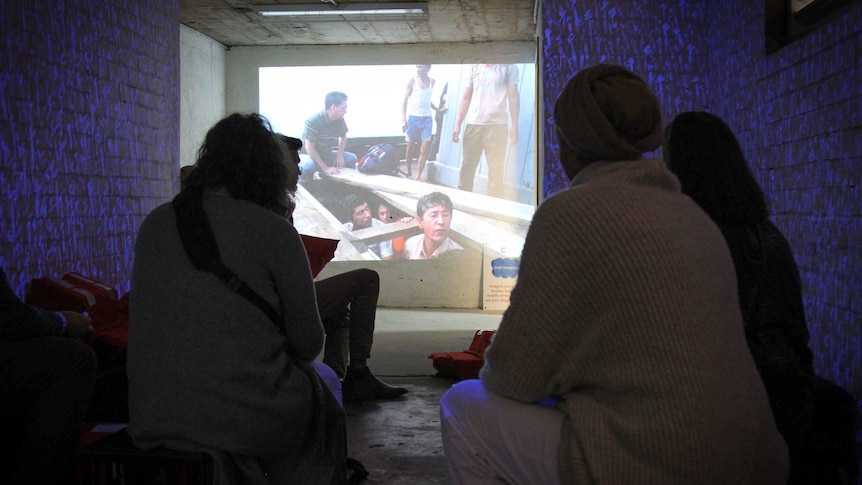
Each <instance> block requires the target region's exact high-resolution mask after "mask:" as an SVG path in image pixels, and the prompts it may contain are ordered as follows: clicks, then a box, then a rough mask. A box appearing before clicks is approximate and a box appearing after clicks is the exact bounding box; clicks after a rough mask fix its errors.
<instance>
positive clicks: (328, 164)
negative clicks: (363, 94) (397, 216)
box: [299, 91, 358, 182]
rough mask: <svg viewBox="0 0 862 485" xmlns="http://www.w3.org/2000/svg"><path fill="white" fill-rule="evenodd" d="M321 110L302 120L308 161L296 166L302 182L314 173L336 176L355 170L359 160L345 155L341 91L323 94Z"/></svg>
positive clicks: (344, 102) (344, 106)
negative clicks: (349, 169)
mask: <svg viewBox="0 0 862 485" xmlns="http://www.w3.org/2000/svg"><path fill="white" fill-rule="evenodd" d="M323 104H324V109H323V110H322V111H319V112H317V113H315V114H313V115H312V116H310V117H309V118H308V119H307V120H305V129H304V130H303V133H302V139H303V140H304V145H305V151H306V152H307V153H308V156H309V157H310V159H306V160H303V161H302V162H301V163H300V164H299V168H300V171H301V175H302V181H303V182H304V181H307V180H311V178H312V176H314V173H315V172H317V171H321V172H323V173H326V174H337V173H338V172H339V169H341V168H345V167H346V168H354V167H356V162H357V160H358V158H357V157H356V154H355V153H352V152H347V151H344V149H345V148H346V147H347V122H346V121H344V115H345V114H347V95H346V94H344V93H342V92H340V91H332V92H329V93H326V97H325V98H324V103H323Z"/></svg>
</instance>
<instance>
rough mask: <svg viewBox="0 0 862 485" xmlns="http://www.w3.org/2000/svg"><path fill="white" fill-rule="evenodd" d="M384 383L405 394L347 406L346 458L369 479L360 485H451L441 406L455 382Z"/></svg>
mask: <svg viewBox="0 0 862 485" xmlns="http://www.w3.org/2000/svg"><path fill="white" fill-rule="evenodd" d="M385 380H386V382H387V383H389V384H393V385H398V386H402V387H405V388H407V390H408V392H407V394H405V395H404V396H403V397H401V398H399V399H396V400H391V401H366V402H362V403H354V404H347V405H346V406H345V408H346V411H347V441H348V454H349V455H350V456H351V457H353V458H355V459H357V460H359V461H360V462H362V464H363V465H364V466H365V468H366V469H367V470H368V472H369V473H370V475H369V476H368V478H367V479H366V480H365V481H363V482H362V483H365V484H383V483H385V484H388V485H408V484H409V485H423V484H450V483H452V482H451V480H450V479H449V472H448V471H447V469H446V461H445V458H444V456H443V445H442V441H441V437H440V414H439V402H440V396H442V395H443V393H444V392H446V390H447V389H449V387H450V386H451V385H452V384H453V381H451V380H449V379H444V378H441V377H434V376H426V377H387V378H385Z"/></svg>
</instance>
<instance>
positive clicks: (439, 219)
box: [419, 204, 452, 243]
mask: <svg viewBox="0 0 862 485" xmlns="http://www.w3.org/2000/svg"><path fill="white" fill-rule="evenodd" d="M450 224H452V211H450V210H449V209H447V208H446V207H444V206H443V205H442V204H437V205H433V206H431V207H429V208H428V210H426V211H425V213H424V214H422V218H420V219H419V227H420V228H422V232H424V233H425V238H426V239H430V240H432V241H434V242H436V243H442V242H443V241H445V240H446V238H447V237H449V225H450Z"/></svg>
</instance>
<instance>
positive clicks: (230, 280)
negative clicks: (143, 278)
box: [171, 189, 281, 328]
mask: <svg viewBox="0 0 862 485" xmlns="http://www.w3.org/2000/svg"><path fill="white" fill-rule="evenodd" d="M171 207H172V208H173V210H174V214H175V216H176V220H177V230H178V231H179V233H180V241H182V244H183V249H184V250H185V252H186V256H188V258H189V260H190V261H191V263H192V265H193V266H194V267H195V269H197V270H199V271H205V272H208V273H213V274H214V275H216V277H218V279H220V280H222V281H223V282H224V283H225V284H226V285H227V286H228V288H230V289H232V290H233V291H235V292H237V293H239V295H240V296H242V297H243V298H245V299H246V300H248V301H250V302H251V303H253V304H254V305H255V306H256V307H258V308H259V309H260V311H262V312H263V313H264V314H265V315H266V316H267V317H269V319H270V320H271V321H272V323H273V324H275V326H276V327H279V328H280V327H281V325H280V324H279V320H278V312H277V311H276V309H275V308H274V307H273V306H272V305H271V304H270V303H269V302H268V301H266V300H265V299H264V298H263V297H262V296H260V294H258V293H257V292H256V291H254V290H253V289H252V288H251V287H250V286H248V285H247V284H246V282H245V281H243V280H242V278H240V277H239V275H237V274H236V273H235V272H234V271H233V270H232V269H230V268H228V267H227V266H225V265H224V263H222V261H221V255H220V253H219V250H218V244H217V243H216V240H215V234H213V230H212V226H211V225H210V221H209V219H208V218H207V214H206V211H204V205H203V192H202V191H201V190H199V189H192V190H184V191H182V192H180V193H179V195H177V196H176V197H174V200H173V201H172V202H171Z"/></svg>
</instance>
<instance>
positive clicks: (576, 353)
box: [440, 64, 788, 485]
mask: <svg viewBox="0 0 862 485" xmlns="http://www.w3.org/2000/svg"><path fill="white" fill-rule="evenodd" d="M553 122H554V125H555V128H556V131H557V134H558V139H559V144H560V162H561V164H562V166H563V169H564V170H565V172H566V174H567V175H568V176H569V178H570V180H571V182H570V187H569V188H568V189H566V190H563V191H561V192H559V193H557V194H555V195H553V196H552V197H549V198H548V199H547V200H545V201H544V202H543V203H542V204H541V205H540V206H539V208H538V210H537V211H536V214H535V215H534V217H533V221H532V223H531V225H530V229H529V231H528V233H527V237H526V241H525V244H524V250H523V253H522V256H521V266H520V269H519V274H518V282H517V284H516V286H515V288H514V289H513V291H512V295H511V302H510V305H509V308H508V309H507V310H506V312H505V313H504V314H503V318H502V321H501V322H500V326H499V329H498V330H497V332H496V334H495V335H494V340H493V342H492V344H491V346H490V347H489V348H488V350H487V351H486V353H485V364H484V367H483V368H482V370H481V372H480V379H479V380H468V381H463V382H461V383H458V384H456V385H455V386H453V387H452V389H450V390H449V391H447V392H446V394H444V396H443V397H442V399H441V408H440V413H441V426H442V433H443V447H444V452H445V454H446V460H447V464H448V467H449V470H450V474H451V475H452V478H453V482H454V483H455V484H467V483H469V484H471V485H476V484H479V485H481V484H486V483H488V484H490V483H501V482H502V483H518V484H531V483H534V484H569V483H578V484H581V483H585V484H591V483H638V484H661V485H668V484H692V483H697V484H719V483H720V484H726V483H737V484H742V483H745V484H778V483H786V480H787V466H788V456H787V448H786V446H785V444H784V442H783V440H782V438H781V435H780V434H779V432H778V430H777V429H776V426H775V422H774V420H773V417H772V413H771V411H770V408H769V402H768V399H767V396H766V392H765V390H764V386H763V383H762V381H761V379H760V377H759V376H758V373H757V369H756V367H755V365H754V361H753V359H752V357H751V354H750V353H749V351H748V348H747V346H746V342H745V334H744V331H743V323H742V315H741V312H740V306H739V301H738V297H737V292H736V276H735V273H734V269H733V262H732V260H731V257H730V254H729V251H728V249H727V246H726V244H725V243H724V240H723V238H722V235H721V232H720V231H719V229H718V227H716V225H715V224H714V223H713V222H712V221H711V220H710V218H709V216H708V215H707V214H705V213H704V212H703V211H702V210H701V209H700V208H699V207H698V206H697V205H696V204H695V203H694V202H693V201H692V200H691V199H689V198H688V197H686V196H684V195H683V194H681V193H680V187H679V182H678V181H677V179H676V178H675V177H674V176H673V174H671V173H670V172H669V171H668V169H667V167H666V166H665V165H664V163H663V162H662V160H659V159H648V158H643V154H644V153H646V152H651V151H654V150H656V149H657V148H658V147H659V146H660V145H661V143H662V139H663V138H662V121H661V110H660V106H659V102H658V99H657V98H656V97H655V95H654V94H653V93H652V91H651V90H650V88H649V87H648V86H647V84H646V83H644V81H643V80H642V79H641V78H639V77H638V76H637V75H635V74H634V73H632V72H631V71H629V70H627V69H625V68H623V67H620V66H615V65H608V64H600V65H596V66H594V67H590V68H587V69H584V70H582V71H580V72H579V73H578V74H577V75H575V76H574V77H573V78H572V79H570V80H569V82H568V84H567V85H566V86H565V88H564V89H563V91H562V93H561V94H560V96H559V98H558V99H557V101H556V104H555V107H554V119H553Z"/></svg>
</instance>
